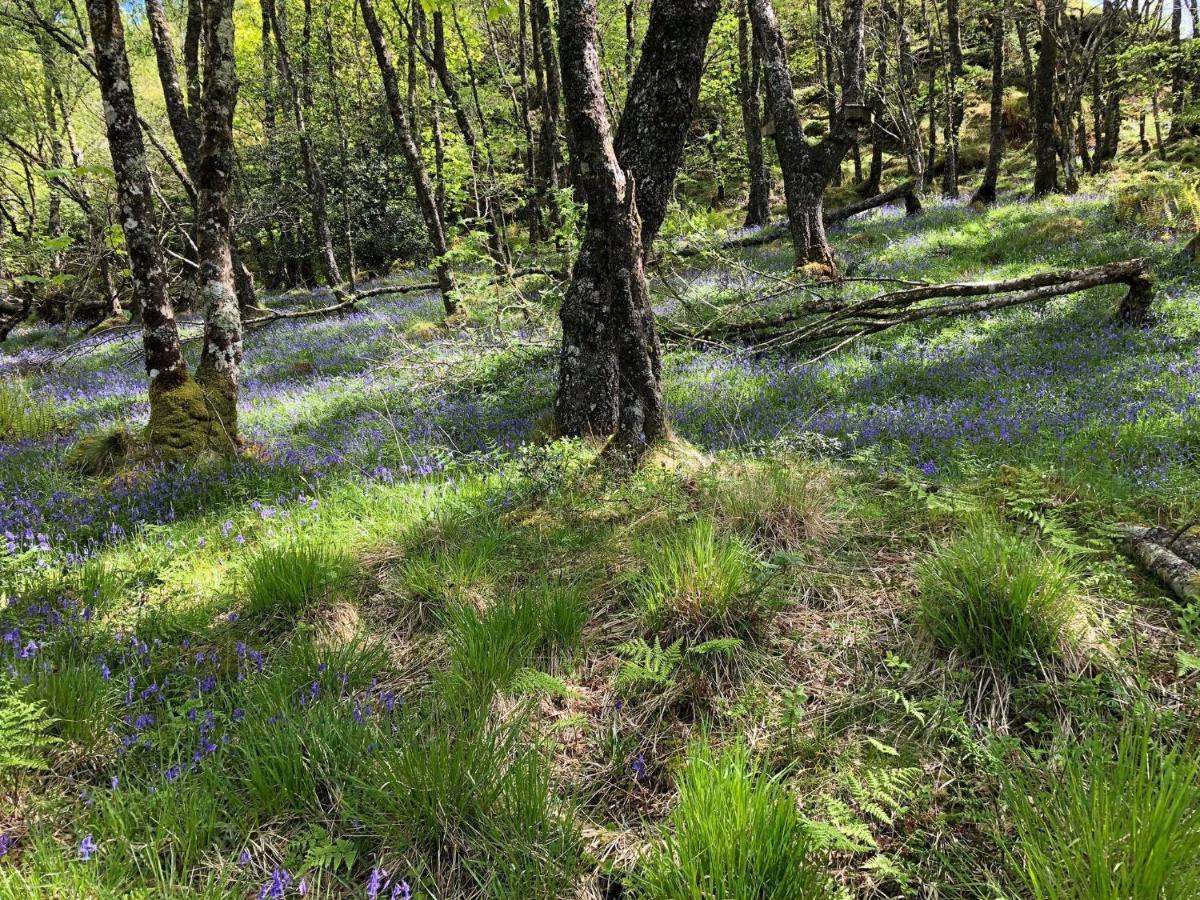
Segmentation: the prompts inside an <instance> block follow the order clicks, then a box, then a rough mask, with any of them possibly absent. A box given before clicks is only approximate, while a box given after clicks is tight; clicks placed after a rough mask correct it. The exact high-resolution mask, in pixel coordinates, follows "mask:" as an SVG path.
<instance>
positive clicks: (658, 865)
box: [633, 747, 831, 900]
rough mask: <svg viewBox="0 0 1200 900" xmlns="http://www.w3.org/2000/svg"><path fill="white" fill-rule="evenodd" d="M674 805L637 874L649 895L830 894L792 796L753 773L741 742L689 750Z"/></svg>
mask: <svg viewBox="0 0 1200 900" xmlns="http://www.w3.org/2000/svg"><path fill="white" fill-rule="evenodd" d="M678 786H679V803H678V805H677V806H676V807H675V809H674V810H673V811H672V812H671V815H670V816H669V817H668V819H667V821H666V825H665V827H664V828H663V830H662V833H661V835H660V837H659V839H658V841H657V842H656V844H655V845H654V846H653V848H652V849H651V851H650V853H649V855H648V856H647V857H646V858H645V860H644V861H643V862H642V864H641V866H640V867H639V868H638V869H637V871H636V872H635V873H634V878H633V883H634V885H633V886H634V895H635V896H637V897H644V898H654V900H685V898H687V900H693V898H712V900H718V898H719V900H774V898H779V900H783V898H796V900H805V898H815V897H827V896H830V895H831V894H830V890H829V887H828V879H827V877H826V875H825V873H824V872H822V871H821V869H820V868H819V867H818V866H817V865H816V864H815V863H814V861H813V860H812V856H811V853H810V846H809V840H808V835H807V832H806V830H805V826H804V823H803V821H802V820H801V818H800V815H799V813H798V812H797V810H796V804H795V800H794V799H793V798H792V797H791V796H790V795H789V794H788V792H787V791H786V790H785V789H784V788H783V787H782V786H781V785H780V784H779V782H778V781H776V780H774V779H772V778H769V777H767V776H766V775H764V774H762V773H761V772H760V771H758V770H757V769H756V768H755V766H754V765H753V764H752V763H751V761H750V759H749V753H748V752H747V751H746V749H745V748H744V747H736V748H733V749H729V750H725V751H723V752H721V753H719V754H715V753H714V752H713V751H712V750H711V749H709V748H707V747H701V748H698V749H695V750H693V751H692V752H691V754H690V755H689V756H688V760H687V763H686V764H685V766H684V768H683V771H682V773H681V774H680V776H679V785H678Z"/></svg>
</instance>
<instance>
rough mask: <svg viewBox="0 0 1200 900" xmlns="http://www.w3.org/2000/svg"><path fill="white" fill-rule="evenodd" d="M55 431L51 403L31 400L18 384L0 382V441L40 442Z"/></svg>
mask: <svg viewBox="0 0 1200 900" xmlns="http://www.w3.org/2000/svg"><path fill="white" fill-rule="evenodd" d="M58 428H59V417H58V412H57V410H56V409H55V406H54V404H53V403H52V402H50V401H48V400H43V399H40V398H37V397H34V396H33V395H32V394H30V393H29V390H28V389H27V388H26V387H25V385H23V384H22V383H21V382H19V381H6V382H0V440H4V441H21V440H28V439H31V438H41V437H45V436H46V435H48V434H50V432H52V431H55V430H56V429H58Z"/></svg>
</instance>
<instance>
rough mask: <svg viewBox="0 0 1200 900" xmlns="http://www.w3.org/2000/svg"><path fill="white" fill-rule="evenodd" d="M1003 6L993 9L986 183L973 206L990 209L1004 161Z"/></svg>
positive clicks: (984, 174)
mask: <svg viewBox="0 0 1200 900" xmlns="http://www.w3.org/2000/svg"><path fill="white" fill-rule="evenodd" d="M1004 26H1005V21H1004V5H1003V2H1002V3H998V4H997V5H996V8H995V9H994V10H992V94H991V103H990V109H989V112H988V158H987V167H986V168H985V169H984V170H983V181H981V182H980V184H979V189H978V190H977V191H975V196H974V197H972V198H971V202H972V203H981V204H983V205H984V206H990V205H991V204H993V203H995V202H996V182H997V180H998V179H999V178H1000V163H1001V162H1002V161H1003V159H1004V137H1005V135H1004Z"/></svg>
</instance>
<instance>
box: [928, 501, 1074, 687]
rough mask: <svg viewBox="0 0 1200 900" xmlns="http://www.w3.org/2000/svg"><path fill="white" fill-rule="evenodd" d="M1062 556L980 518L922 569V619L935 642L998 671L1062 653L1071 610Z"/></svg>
mask: <svg viewBox="0 0 1200 900" xmlns="http://www.w3.org/2000/svg"><path fill="white" fill-rule="evenodd" d="M1073 582H1074V577H1073V575H1072V573H1071V570H1070V568H1069V565H1068V562H1067V560H1066V558H1065V557H1064V556H1063V555H1062V554H1059V553H1044V552H1042V551H1041V550H1040V549H1039V548H1038V547H1037V546H1036V545H1035V544H1033V543H1031V542H1030V541H1028V540H1027V539H1025V538H1022V537H1020V536H1018V535H1014V534H1011V533H1008V532H1006V531H1003V530H1001V529H1000V528H999V527H998V526H996V525H995V524H992V523H990V522H987V521H985V520H979V521H976V522H974V523H973V524H972V525H971V526H970V527H969V528H968V529H967V530H966V531H965V532H964V533H963V534H961V535H959V536H958V537H956V538H954V539H953V540H952V541H950V542H949V543H948V544H945V545H944V546H942V547H940V548H939V549H938V550H936V551H935V552H934V553H933V554H932V555H931V556H930V557H929V558H928V559H927V560H926V561H925V563H924V565H923V566H922V567H921V570H920V616H921V619H922V621H923V622H924V624H925V626H926V628H928V629H929V632H930V633H931V634H932V635H933V638H934V640H935V641H937V643H938V644H939V645H940V646H941V647H942V648H943V649H945V650H947V651H950V652H952V653H957V654H959V655H961V656H962V657H964V658H965V659H968V660H970V661H972V662H975V663H980V664H983V665H985V666H987V667H989V668H991V669H992V670H994V671H995V672H997V673H1002V674H1009V675H1014V674H1019V673H1021V672H1023V671H1025V670H1027V669H1028V668H1030V667H1031V666H1034V665H1037V664H1038V663H1039V662H1041V661H1045V660H1048V659H1052V658H1054V657H1055V656H1057V655H1059V654H1060V651H1061V650H1062V646H1063V642H1064V640H1065V638H1066V636H1067V626H1068V624H1069V622H1070V621H1071V619H1072V618H1073V617H1074V615H1075V612H1076V602H1075V595H1074V592H1073Z"/></svg>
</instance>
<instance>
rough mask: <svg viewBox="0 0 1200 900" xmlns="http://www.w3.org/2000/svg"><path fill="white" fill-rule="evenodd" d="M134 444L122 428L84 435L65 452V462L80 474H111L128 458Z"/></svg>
mask: <svg viewBox="0 0 1200 900" xmlns="http://www.w3.org/2000/svg"><path fill="white" fill-rule="evenodd" d="M134 444H135V442H134V439H133V436H132V435H131V434H130V433H129V432H128V431H126V430H125V429H124V428H115V429H113V430H112V431H108V432H102V433H99V434H89V435H85V436H84V437H82V438H80V439H79V442H78V443H77V444H75V446H74V447H72V448H71V449H70V450H69V451H68V452H67V458H66V464H67V466H68V467H69V468H71V469H73V470H75V471H76V472H79V473H80V474H82V475H111V474H112V473H113V472H115V471H116V470H117V469H119V468H120V467H121V465H122V464H123V463H124V462H125V460H126V459H127V458H128V456H129V454H130V451H131V450H132V449H133V447H134Z"/></svg>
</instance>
